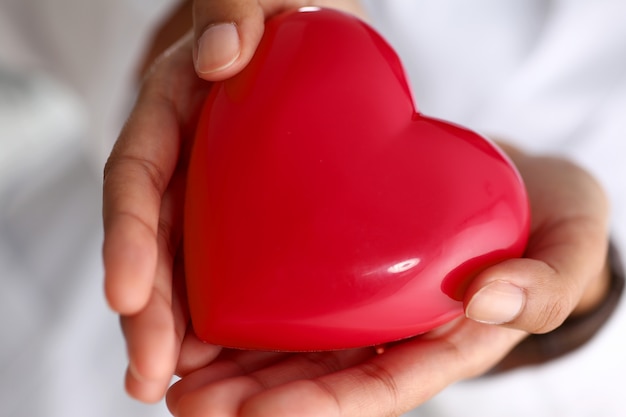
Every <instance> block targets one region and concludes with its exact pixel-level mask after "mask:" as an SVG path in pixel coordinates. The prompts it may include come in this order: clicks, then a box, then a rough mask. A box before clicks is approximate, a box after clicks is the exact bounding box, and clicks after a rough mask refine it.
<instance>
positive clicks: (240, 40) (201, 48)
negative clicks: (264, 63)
mask: <svg viewBox="0 0 626 417" xmlns="http://www.w3.org/2000/svg"><path fill="white" fill-rule="evenodd" d="M306 5H318V6H326V7H333V8H336V9H341V10H344V11H347V12H350V13H353V14H357V15H359V16H364V15H365V13H364V11H363V9H362V8H361V6H360V4H359V2H358V1H355V0H322V1H303V0H290V1H284V0H282V1H278V0H274V1H272V0H195V1H194V4H193V21H194V40H195V42H194V51H193V56H194V63H195V67H196V72H197V74H198V76H200V77H201V78H203V79H205V80H207V81H221V80H224V79H226V78H229V77H232V76H233V75H235V74H236V73H238V72H239V71H241V70H242V69H243V68H244V67H245V66H246V65H247V64H248V62H250V59H252V56H253V55H254V52H255V51H256V48H257V46H258V44H259V42H260V40H261V37H262V36H263V32H264V27H265V19H266V18H268V17H270V16H272V15H275V14H277V13H279V12H281V11H284V10H287V9H289V8H292V9H293V8H298V7H302V6H306Z"/></svg>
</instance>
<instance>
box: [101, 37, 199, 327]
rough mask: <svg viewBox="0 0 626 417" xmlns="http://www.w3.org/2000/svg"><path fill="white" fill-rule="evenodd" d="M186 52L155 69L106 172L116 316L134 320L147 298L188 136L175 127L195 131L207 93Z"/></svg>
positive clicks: (107, 256)
mask: <svg viewBox="0 0 626 417" xmlns="http://www.w3.org/2000/svg"><path fill="white" fill-rule="evenodd" d="M190 51H191V46H190V42H189V43H188V44H187V45H185V44H183V43H181V44H179V45H177V46H176V48H174V49H172V50H171V51H168V53H167V54H166V57H167V59H162V60H161V61H160V63H159V64H157V65H156V66H155V69H153V71H152V73H151V75H150V76H149V77H148V78H147V80H146V82H145V84H144V86H143V87H142V92H141V94H140V96H139V98H138V100H137V104H136V105H135V108H134V110H133V112H132V113H131V115H130V117H129V119H128V121H127V123H126V125H125V127H124V129H123V130H122V132H121V134H120V136H119V138H118V140H117V142H116V144H115V146H114V148H113V151H112V152H111V155H110V157H109V159H108V161H107V164H106V167H105V170H104V184H103V223H104V243H103V260H104V269H105V293H106V297H107V300H108V302H109V304H110V306H111V308H112V309H113V310H115V311H117V312H119V313H121V314H134V313H137V312H138V311H139V310H140V309H141V308H143V306H144V305H145V304H146V302H147V301H148V298H149V297H150V293H151V289H152V284H153V282H154V276H155V271H156V263H157V258H158V256H159V254H158V252H159V247H158V242H157V236H158V233H159V221H160V217H159V214H160V211H161V198H162V195H163V193H164V191H165V189H166V187H167V186H168V184H169V182H170V178H171V176H172V173H173V172H174V169H175V167H176V164H177V160H178V156H179V153H180V152H179V149H180V147H181V137H182V136H181V133H184V134H186V135H188V134H189V132H186V131H185V126H182V125H181V124H182V123H187V124H189V125H193V123H191V122H190V118H191V117H194V115H195V114H197V111H195V110H194V109H195V108H199V103H200V101H201V100H202V99H203V97H204V96H205V94H206V91H207V90H208V88H209V86H208V85H199V84H198V79H197V78H196V77H195V76H194V75H193V74H194V73H193V67H192V66H191V64H190V63H189V62H188V61H189V55H188V54H189V53H190ZM189 74H190V75H189ZM161 230H162V231H164V230H166V228H164V227H161Z"/></svg>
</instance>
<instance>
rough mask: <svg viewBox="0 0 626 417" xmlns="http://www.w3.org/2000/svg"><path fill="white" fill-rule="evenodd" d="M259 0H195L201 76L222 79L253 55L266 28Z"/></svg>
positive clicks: (196, 59) (196, 49) (197, 59)
mask: <svg viewBox="0 0 626 417" xmlns="http://www.w3.org/2000/svg"><path fill="white" fill-rule="evenodd" d="M264 19H265V12H264V10H263V9H262V7H261V6H260V4H259V1H258V0H234V1H233V0H211V1H207V0H195V1H194V5H193V20H194V34H195V43H194V62H195V66H196V72H197V73H198V75H199V76H200V77H201V78H204V79H206V80H209V81H219V80H223V79H225V78H228V77H230V76H232V75H234V74H235V73H237V72H239V71H240V70H241V69H242V68H243V67H244V66H245V65H246V64H247V63H248V62H249V61H250V59H251V58H252V55H253V54H254V51H255V50H256V47H257V45H258V44H259V41H260V40H261V36H262V35H263V29H264Z"/></svg>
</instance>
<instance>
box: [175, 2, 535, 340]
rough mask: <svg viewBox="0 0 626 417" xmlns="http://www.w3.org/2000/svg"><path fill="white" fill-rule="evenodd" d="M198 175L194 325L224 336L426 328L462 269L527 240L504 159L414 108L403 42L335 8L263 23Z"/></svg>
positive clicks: (192, 247) (187, 238) (214, 102)
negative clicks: (394, 42)
mask: <svg viewBox="0 0 626 417" xmlns="http://www.w3.org/2000/svg"><path fill="white" fill-rule="evenodd" d="M459 70H460V71H461V70H462V69H459ZM188 175H189V176H188V189H187V195H186V207H185V229H184V247H185V267H186V278H187V288H188V296H189V305H190V309H191V316H192V322H193V326H194V329H195V332H196V333H197V335H198V336H199V337H200V338H201V339H202V340H205V341H207V342H210V343H213V344H218V345H223V346H228V347H237V348H252V349H268V350H324V349H338V348H349V347H355V346H366V345H374V344H379V343H384V342H389V341H393V340H398V339H402V338H406V337H409V336H413V335H416V334H419V333H422V332H425V331H427V330H430V329H432V328H434V327H435V326H438V325H440V324H443V323H444V322H446V321H448V320H450V319H452V318H453V317H455V316H457V315H459V314H461V312H462V303H461V302H460V301H459V299H460V298H461V297H462V293H463V290H464V286H465V285H466V283H467V281H468V280H469V279H471V277H472V276H473V275H474V274H475V273H476V272H478V271H480V270H481V269H483V268H485V267H486V266H489V265H492V264H494V263H496V262H499V261H502V260H504V259H507V258H511V257H519V256H520V255H521V254H522V253H523V251H524V247H525V244H526V240H527V237H528V228H529V211H528V202H527V197H526V192H525V188H524V186H523V183H522V181H521V179H520V177H519V175H518V173H517V171H516V170H515V169H514V168H513V167H512V166H511V164H510V163H509V161H508V159H507V158H506V157H505V156H503V154H502V153H501V152H500V151H499V150H498V149H497V148H496V147H495V146H494V145H493V144H492V143H490V142H489V141H487V140H486V139H484V138H483V137H481V136H479V135H477V134H475V133H473V132H471V131H469V130H467V129H465V128H463V127H459V126H457V125H454V124H451V123H447V122H443V121H439V120H435V119H432V118H428V117H425V116H423V115H421V114H419V113H418V112H417V111H416V109H415V106H414V104H413V100H412V96H411V91H410V88H409V86H408V84H407V81H406V78H405V75H404V70H403V68H402V65H401V63H400V61H399V60H398V57H397V56H396V54H395V53H394V51H393V50H392V49H391V48H390V47H389V46H388V44H387V43H385V41H384V40H383V39H382V38H381V37H380V36H379V35H378V34H377V33H376V32H375V31H374V30H372V29H371V28H370V27H369V26H368V25H366V24H365V23H363V22H361V21H359V20H357V19H356V18H353V17H351V16H348V15H346V14H343V13H340V12H335V11H330V10H312V9H306V11H303V10H301V11H298V12H290V13H285V14H282V15H279V16H277V17H275V18H273V19H271V20H269V21H268V22H267V25H266V29H265V34H264V36H263V39H262V41H261V44H260V46H259V48H258V51H257V52H256V55H255V56H254V58H253V60H252V62H251V63H250V64H249V65H248V66H247V67H246V69H245V70H244V71H243V72H242V73H240V74H239V75H237V76H235V77H234V78H232V79H229V80H227V81H225V82H221V83H217V84H215V85H214V87H213V88H212V91H211V93H210V95H209V97H208V99H207V101H206V104H205V107H204V109H203V112H202V114H201V117H200V123H199V126H198V130H197V136H196V141H195V144H194V148H193V150H192V156H191V161H190V166H189V174H188Z"/></svg>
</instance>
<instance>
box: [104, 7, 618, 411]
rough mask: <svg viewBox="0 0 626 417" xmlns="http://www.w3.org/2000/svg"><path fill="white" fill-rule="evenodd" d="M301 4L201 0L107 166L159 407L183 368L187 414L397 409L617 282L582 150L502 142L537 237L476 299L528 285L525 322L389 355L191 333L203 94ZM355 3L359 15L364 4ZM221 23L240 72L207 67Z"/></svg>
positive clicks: (111, 233) (482, 328) (120, 252)
mask: <svg viewBox="0 0 626 417" xmlns="http://www.w3.org/2000/svg"><path fill="white" fill-rule="evenodd" d="M300 3H302V2H298V1H263V2H257V1H252V0H238V1H221V2H220V1H215V0H214V1H196V2H195V3H194V4H193V12H194V31H192V32H190V34H189V35H188V36H186V37H185V38H183V39H182V40H181V41H180V42H178V43H177V44H175V45H174V46H172V47H171V48H169V49H168V50H167V51H165V52H164V53H163V54H161V55H160V58H158V59H157V61H156V63H155V64H154V65H153V66H152V67H151V69H149V70H148V71H147V74H146V76H145V79H144V82H143V85H142V88H141V91H140V95H139V98H138V100H137V103H136V105H135V107H134V109H133V111H132V113H131V115H130V117H129V119H128V122H127V123H126V125H125V127H124V129H123V131H122V133H121V134H120V136H119V139H118V141H117V143H116V145H115V147H114V149H113V151H112V153H111V156H110V158H109V160H108V162H107V165H106V168H105V175H104V188H103V194H104V203H103V222H104V231H105V239H104V244H103V259H104V266H105V293H106V297H107V300H108V302H109V304H110V306H111V308H112V309H113V310H114V311H116V312H117V313H119V315H120V318H121V324H122V330H123V333H124V336H125V339H126V344H127V350H128V357H129V366H128V372H127V374H126V389H127V391H128V393H129V394H130V395H131V396H132V397H134V398H136V399H138V400H141V401H144V402H154V401H158V400H159V399H161V398H162V397H163V395H164V394H165V393H166V391H167V390H168V387H169V385H170V381H171V378H172V376H173V375H174V374H176V375H179V376H181V377H182V379H181V380H180V381H179V382H177V383H176V384H174V385H173V386H172V387H171V388H170V389H169V392H168V394H167V403H168V406H169V408H170V410H171V411H172V412H173V414H174V415H176V416H186V417H192V416H213V415H219V416H261V415H263V416H283V415H285V416H287V415H299V416H318V415H319V416H387V415H398V414H401V413H403V412H405V411H407V410H409V409H411V408H414V407H416V406H418V405H419V404H421V403H423V402H424V401H426V400H428V399H429V398H431V397H432V396H434V395H435V394H436V393H438V392H439V391H441V390H442V389H444V388H445V387H446V386H448V385H450V384H452V383H454V382H456V381H458V380H461V379H466V378H470V377H473V376H477V375H480V374H483V373H484V372H486V371H488V370H489V369H490V368H491V367H492V366H493V365H495V364H497V363H498V361H499V360H500V359H501V358H502V357H504V356H505V355H506V354H507V353H508V352H509V351H510V350H511V349H512V348H513V347H514V346H515V345H516V344H518V343H519V342H520V341H521V340H522V339H523V338H524V337H525V336H526V335H527V334H528V333H543V332H548V331H550V330H552V329H554V328H556V327H558V326H559V325H560V324H561V323H562V322H563V321H564V320H565V319H566V318H567V317H568V316H570V315H576V314H583V313H585V312H586V311H589V310H590V309H591V308H593V307H594V306H596V305H597V304H598V303H599V302H601V300H602V299H603V296H604V295H605V293H606V291H607V286H608V281H609V277H608V269H607V268H606V257H607V242H608V238H607V229H608V225H607V224H608V217H609V207H608V206H609V205H608V202H607V197H606V195H605V193H604V191H603V190H602V187H601V186H600V185H599V184H598V183H597V182H596V181H595V180H594V179H593V177H591V176H590V175H589V174H588V173H587V172H585V171H584V170H582V169H581V168H580V167H578V166H576V165H574V164H573V163H571V162H569V161H567V160H564V159H561V158H558V157H550V156H538V155H530V154H527V153H524V152H523V151H521V150H518V149H515V148H513V147H511V146H509V145H507V144H506V142H505V141H503V140H500V141H499V144H500V145H501V147H502V148H503V149H504V150H505V152H506V153H507V154H508V155H509V156H510V158H511V160H512V161H513V162H514V164H515V165H516V166H517V168H518V169H519V171H520V173H521V174H522V176H523V178H524V181H525V183H526V186H527V188H528V192H529V197H530V201H531V210H532V215H533V223H532V231H531V239H530V242H529V245H528V249H527V253H526V255H525V257H524V258H523V259H514V260H509V261H505V262H502V263H500V264H498V265H495V266H493V267H491V268H489V269H487V270H485V271H484V272H483V273H481V274H480V275H479V276H477V277H475V279H474V280H473V281H472V283H471V285H470V286H469V287H468V289H467V291H466V294H465V301H464V302H465V305H466V306H468V305H469V304H470V302H471V300H472V299H473V297H474V296H475V295H476V294H477V293H478V292H479V291H480V290H481V289H482V288H484V287H485V286H486V285H488V284H489V283H491V282H493V281H505V282H509V283H511V284H513V285H515V286H517V287H519V288H521V289H522V291H523V293H524V296H525V303H524V305H523V308H522V309H521V311H520V312H519V314H517V315H516V316H515V317H514V318H513V319H512V320H510V321H508V322H505V323H499V324H497V325H493V324H485V323H480V322H477V321H474V320H471V319H469V318H465V317H463V318H460V319H458V320H456V321H454V322H452V323H449V324H447V325H445V326H443V327H442V328H440V329H436V330H434V331H433V332H431V333H429V334H426V335H423V336H420V337H416V338H412V339H408V340H406V341H403V342H400V343H395V344H393V345H390V346H387V347H386V348H385V349H384V353H383V354H377V353H376V350H375V349H373V348H363V349H354V350H346V351H340V352H326V353H292V354H284V353H269V352H246V351H232V350H228V349H222V348H220V347H217V346H211V345H207V344H203V343H202V342H200V341H199V340H198V339H197V338H196V337H195V335H194V334H193V332H191V331H190V330H189V328H188V323H189V317H188V312H187V307H186V299H185V293H184V274H183V271H182V263H181V256H180V255H181V248H180V241H181V233H182V219H181V216H182V201H183V198H182V196H183V193H184V186H185V171H186V163H187V160H188V156H189V144H190V141H191V139H192V136H193V130H194V126H195V124H196V121H197V117H198V112H199V108H200V104H201V102H202V100H203V98H204V96H205V95H206V93H207V92H208V90H209V89H210V86H211V83H210V81H217V80H221V79H224V78H227V77H230V76H232V75H234V74H235V73H237V72H238V71H239V70H241V69H242V68H243V67H244V66H245V65H246V64H247V62H248V61H249V59H250V58H251V56H252V53H253V52H254V49H255V48H256V44H257V43H258V40H259V39H260V36H261V34H262V27H263V20H264V18H265V17H266V16H269V15H271V14H273V13H276V12H278V11H280V10H282V9H283V8H286V7H290V6H293V5H296V6H299V5H300ZM335 4H337V3H336V2H335ZM186 6H189V7H191V6H192V5H191V4H190V3H189V4H187V5H183V7H186ZM341 6H343V7H349V8H350V10H351V11H353V12H354V11H356V12H357V13H360V11H359V9H358V6H356V5H355V4H354V3H353V2H348V1H346V2H341ZM183 15H184V14H183ZM182 21H183V22H185V19H182ZM216 22H236V23H237V27H238V30H239V31H240V33H241V42H242V43H241V52H240V53H239V55H238V57H237V59H236V60H235V61H233V63H232V65H231V66H230V67H228V68H222V69H221V70H220V71H217V72H215V73H208V74H207V73H197V72H196V71H195V68H194V62H196V61H195V57H196V56H197V54H198V48H197V39H198V37H199V36H200V35H201V33H202V32H203V30H204V28H206V27H207V26H209V25H211V24H214V23H216ZM173 33H176V31H174V32H173ZM160 49H162V48H160V47H159V46H158V45H157V46H155V47H154V48H152V49H151V53H150V54H153V55H156V53H157V52H158V51H159V50H160ZM150 54H149V55H148V56H151V55H150ZM148 59H151V58H148Z"/></svg>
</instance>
